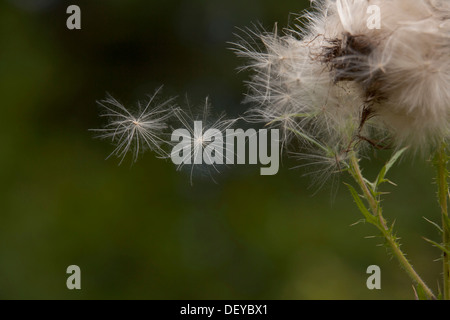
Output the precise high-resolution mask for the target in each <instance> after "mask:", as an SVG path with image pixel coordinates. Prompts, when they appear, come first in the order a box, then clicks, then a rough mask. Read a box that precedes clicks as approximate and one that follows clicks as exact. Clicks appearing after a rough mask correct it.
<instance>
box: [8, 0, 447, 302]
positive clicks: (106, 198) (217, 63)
mask: <svg viewBox="0 0 450 320" xmlns="http://www.w3.org/2000/svg"><path fill="white" fill-rule="evenodd" d="M70 4H78V5H79V6H80V7H81V11H82V30H78V31H69V30H68V29H67V28H66V19H67V17H68V15H67V14H66V8H67V6H68V5H70ZM307 5H309V1H299V0H285V1H273V0H246V1H234V0H230V1H222V0H164V1H162V0H161V1H153V0H151V1H148V0H127V1H125V0H121V1H118V0H95V1H92V0H91V1H77V2H75V1H70V2H66V1H56V0H8V1H2V2H0V24H1V28H0V32H1V34H0V103H1V110H2V112H3V113H2V116H1V118H0V119H1V120H0V121H1V123H2V124H1V127H0V128H1V133H0V134H1V141H2V146H1V149H0V155H1V156H0V176H1V181H2V184H1V192H0V298H2V299H412V298H414V295H413V291H412V288H411V282H410V280H409V278H408V277H407V276H406V275H405V274H404V273H403V272H402V270H401V269H400V267H399V266H398V264H397V262H396V261H395V260H392V259H390V257H389V256H388V255H387V254H386V250H385V249H384V248H382V247H376V245H377V244H379V243H381V242H382V241H381V239H364V237H366V236H370V235H376V234H377V233H376V231H375V229H374V228H373V227H371V226H369V225H364V224H360V225H358V226H355V227H350V225H351V224H353V223H354V222H356V221H358V220H359V219H360V213H359V212H358V211H357V209H356V207H355V205H354V203H353V201H352V199H351V196H350V195H349V194H348V192H347V190H346V189H345V187H344V186H343V185H342V182H343V181H342V180H341V181H336V183H338V184H339V185H340V188H339V190H338V191H337V193H336V196H335V197H333V195H332V190H331V188H327V187H325V188H323V189H321V190H320V191H318V192H317V193H315V191H316V190H315V189H311V188H309V186H310V185H311V179H310V178H307V177H303V174H304V172H303V171H301V170H291V168H292V167H293V166H295V165H297V163H296V162H295V161H293V160H289V159H286V157H285V158H284V159H283V167H282V168H281V170H280V173H279V174H278V175H277V176H274V177H262V176H260V175H259V168H258V167H244V168H233V169H232V170H228V171H227V173H226V174H224V175H221V176H220V177H218V178H217V180H218V183H217V184H215V183H213V182H212V181H210V180H204V179H202V180H196V181H194V185H193V186H191V185H190V183H189V176H188V175H186V174H184V173H179V172H176V170H175V167H174V165H173V164H171V163H170V162H168V161H163V160H158V159H156V158H155V157H154V156H153V155H152V154H145V155H144V156H143V157H141V158H140V160H139V161H138V163H137V164H136V165H133V166H131V165H130V161H125V163H124V164H123V165H122V166H118V162H119V161H117V159H110V160H107V161H105V158H106V156H107V155H108V154H109V153H110V152H111V151H112V146H111V145H110V144H109V143H108V142H107V141H100V140H96V139H93V135H92V133H91V132H89V131H88V129H91V128H98V127H100V126H101V125H102V120H101V119H100V118H99V117H98V111H99V109H98V107H97V105H96V102H95V101H96V100H99V99H102V98H104V97H105V93H106V92H107V91H108V92H110V93H111V94H113V95H114V96H115V97H117V98H118V99H119V100H121V101H123V102H126V103H134V102H135V101H136V100H138V99H142V98H145V95H146V94H149V93H152V92H153V91H154V89H155V88H156V87H158V86H160V85H161V84H164V85H165V89H164V94H166V95H167V96H172V95H174V94H178V95H181V96H183V95H184V94H186V93H188V95H189V97H190V100H191V101H194V102H201V101H202V100H203V99H204V97H205V96H207V95H209V97H210V99H211V101H212V103H213V105H214V106H215V107H216V108H218V109H225V110H226V111H227V112H228V113H229V114H230V115H236V114H238V113H242V112H243V111H245V106H243V105H241V101H242V99H243V93H244V92H245V91H246V89H245V85H244V84H243V81H244V80H245V79H246V77H247V75H246V74H245V73H242V74H238V73H237V72H236V68H237V67H239V66H240V65H241V64H242V61H240V60H239V59H237V58H236V57H235V56H234V54H233V53H232V52H231V50H229V47H230V45H229V44H227V42H228V41H233V40H235V39H236V38H235V36H234V35H233V33H235V32H237V29H236V28H235V27H246V26H251V24H252V23H256V22H261V23H262V25H263V26H265V27H267V28H271V27H272V26H273V24H274V23H275V22H278V23H279V26H280V27H283V26H286V25H287V23H288V21H289V13H290V12H292V13H298V12H300V11H301V10H302V9H303V8H306V7H307ZM291 20H292V18H291ZM373 156H374V158H373V159H372V160H371V161H370V162H369V161H366V162H365V163H364V166H365V167H366V173H367V175H368V176H369V177H370V178H372V177H373V175H374V173H375V169H376V168H379V167H380V166H381V165H382V164H383V162H384V161H385V159H386V155H385V154H380V153H378V154H374V155H373ZM391 179H392V180H394V181H395V182H397V184H398V185H399V187H398V188H394V187H387V188H386V189H387V191H392V194H390V195H388V196H387V197H386V198H385V201H384V203H383V204H384V206H385V213H386V217H388V218H389V220H390V221H393V220H394V219H395V220H396V225H397V227H398V233H399V236H401V237H402V242H403V249H404V250H405V251H406V252H407V253H408V257H409V258H410V259H411V260H412V261H413V264H414V265H415V266H416V267H417V270H418V271H419V272H420V273H422V274H423V277H424V278H425V280H426V281H427V282H428V283H429V285H430V286H431V287H432V288H434V289H436V288H437V282H438V280H440V269H441V265H440V263H438V262H433V260H435V259H437V258H439V252H438V251H437V250H435V249H434V248H431V247H430V246H429V245H428V244H426V243H425V242H424V241H423V240H422V239H421V236H427V237H429V238H432V239H436V240H437V239H438V238H437V233H436V232H435V231H434V230H433V227H432V226H430V225H429V224H428V223H426V222H425V221H424V220H423V218H422V217H423V216H426V217H428V218H429V219H433V220H435V221H439V210H438V207H437V203H436V201H435V186H434V184H433V170H432V168H431V165H430V163H429V162H427V161H426V160H424V159H411V158H408V159H405V160H404V161H403V162H402V164H401V166H397V167H396V168H395V169H394V170H393V171H392V173H391ZM343 180H344V181H345V178H343ZM333 199H334V200H333ZM72 264H75V265H78V266H80V267H81V271H82V290H81V291H69V290H68V289H67V288H66V278H67V276H68V275H67V274H66V273H65V272H66V268H67V267H68V266H69V265H72ZM373 264H375V265H379V266H380V267H381V269H382V290H380V291H369V290H368V289H367V288H366V280H367V277H368V275H366V269H367V267H368V266H370V265H373Z"/></svg>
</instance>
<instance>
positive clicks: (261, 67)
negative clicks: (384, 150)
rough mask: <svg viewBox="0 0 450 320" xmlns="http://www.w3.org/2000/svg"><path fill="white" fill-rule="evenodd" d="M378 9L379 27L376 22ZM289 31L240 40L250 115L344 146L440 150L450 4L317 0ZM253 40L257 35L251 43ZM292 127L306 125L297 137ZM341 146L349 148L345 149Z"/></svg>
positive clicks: (445, 117) (449, 65)
mask: <svg viewBox="0 0 450 320" xmlns="http://www.w3.org/2000/svg"><path fill="white" fill-rule="evenodd" d="M371 6H377V7H378V8H379V9H380V10H379V12H380V18H381V20H380V28H379V29H376V28H369V26H368V19H369V18H370V10H369V8H371ZM312 7H313V8H312V10H309V11H307V12H305V13H304V14H303V15H302V16H301V17H300V18H299V19H298V23H297V24H296V25H294V26H291V27H289V28H287V29H285V30H283V32H282V33H281V34H280V33H279V32H278V30H277V28H275V30H274V31H273V32H266V31H260V30H254V31H249V32H247V34H246V35H245V36H242V37H241V38H240V39H238V41H237V44H236V45H235V51H236V52H237V55H238V56H240V57H243V58H245V59H247V61H248V62H247V63H246V65H245V66H244V68H247V69H250V70H251V71H252V77H251V79H250V81H249V82H248V87H249V92H248V98H247V99H246V100H247V101H248V102H250V103H252V107H251V109H250V112H249V113H250V115H249V118H250V119H251V120H258V121H261V122H264V123H269V124H271V125H275V124H278V125H279V126H280V127H281V128H282V129H283V131H284V132H286V134H285V135H284V138H285V145H287V146H288V145H289V141H290V139H292V137H293V136H296V137H298V138H300V139H301V140H302V141H304V142H306V144H307V145H308V144H310V143H309V141H308V140H309V139H305V136H308V137H309V138H310V139H312V140H310V141H320V143H321V144H323V145H325V146H332V147H333V148H332V149H337V150H341V152H345V151H346V150H348V149H349V146H350V145H352V146H353V147H352V151H358V150H359V148H361V147H362V145H363V143H360V142H369V143H370V144H371V145H372V146H377V147H380V146H381V145H386V143H387V141H388V140H389V144H390V145H392V146H394V147H403V146H405V145H410V146H412V147H413V149H416V150H426V149H431V148H432V147H434V146H435V145H436V143H437V142H441V141H442V140H445V139H448V135H449V129H450V122H449V120H450V22H449V21H450V20H449V19H450V1H447V0H415V1H410V0H336V1H333V0H316V1H312ZM246 38H251V40H248V39H246ZM289 132H301V134H300V135H298V134H297V135H292V134H289ZM341 152H340V154H341Z"/></svg>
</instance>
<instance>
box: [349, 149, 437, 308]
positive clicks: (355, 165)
mask: <svg viewBox="0 0 450 320" xmlns="http://www.w3.org/2000/svg"><path fill="white" fill-rule="evenodd" d="M350 173H351V175H352V177H353V178H354V179H355V181H356V182H357V183H358V185H359V187H360V188H361V190H362V192H363V194H364V197H365V199H366V200H367V202H368V204H369V207H370V210H371V212H372V214H373V216H374V217H376V218H377V220H378V223H377V224H375V225H376V226H377V228H378V229H379V230H380V231H381V233H382V234H383V237H384V238H385V239H386V241H387V244H388V245H389V247H390V248H391V250H392V253H393V255H394V256H395V257H396V258H397V260H398V261H399V263H400V265H401V266H402V267H403V268H404V270H405V271H406V273H407V274H408V275H409V277H410V278H411V279H412V280H413V282H414V283H416V284H417V285H419V286H420V287H421V288H422V289H423V291H424V293H425V295H426V296H427V298H428V299H430V300H431V299H433V300H434V299H436V297H435V295H434V294H433V292H432V291H431V290H430V288H429V287H428V286H427V285H426V284H425V282H424V281H423V280H422V278H421V277H420V276H419V275H418V273H417V272H416V271H415V270H414V268H413V266H412V265H411V264H410V263H409V261H408V259H406V256H405V254H404V253H403V252H402V250H401V249H400V245H399V243H398V241H397V238H396V237H395V235H394V234H393V232H392V229H389V228H388V227H387V225H386V220H385V219H384V218H383V215H382V210H381V206H380V205H379V200H378V199H376V198H375V196H374V195H373V194H372V192H371V191H370V189H369V187H368V185H367V182H366V180H365V179H364V177H363V175H362V173H361V168H360V166H359V159H358V158H357V156H356V154H355V153H352V154H351V157H350Z"/></svg>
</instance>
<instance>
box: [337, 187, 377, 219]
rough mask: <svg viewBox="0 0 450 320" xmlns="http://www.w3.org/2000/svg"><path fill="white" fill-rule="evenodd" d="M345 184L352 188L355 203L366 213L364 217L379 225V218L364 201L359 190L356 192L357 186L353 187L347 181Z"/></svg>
mask: <svg viewBox="0 0 450 320" xmlns="http://www.w3.org/2000/svg"><path fill="white" fill-rule="evenodd" d="M345 185H346V186H347V187H348V189H349V190H350V193H351V195H352V196H353V199H354V200H355V203H356V205H357V206H358V209H359V211H361V213H362V214H363V215H364V217H365V218H366V220H367V222H369V223H371V224H373V225H377V219H376V218H375V217H374V216H373V215H372V214H371V213H370V212H369V210H368V209H367V208H366V206H365V205H364V203H363V202H362V200H361V198H360V196H359V194H358V192H356V190H355V188H353V187H352V186H351V185H349V184H347V183H346V184H345Z"/></svg>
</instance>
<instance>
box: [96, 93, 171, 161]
mask: <svg viewBox="0 0 450 320" xmlns="http://www.w3.org/2000/svg"><path fill="white" fill-rule="evenodd" d="M160 91H161V88H159V89H158V90H156V92H155V93H154V94H153V95H152V96H149V98H148V101H147V102H145V104H142V103H140V102H138V103H137V108H136V109H135V110H131V109H128V108H126V107H125V106H124V105H123V104H121V103H120V102H119V101H117V100H116V99H115V98H113V97H112V96H111V95H109V94H108V95H107V97H106V99H104V100H101V101H98V104H99V105H100V106H101V108H102V109H103V114H102V115H101V116H102V117H106V118H107V119H108V122H107V124H106V125H105V126H104V127H103V128H102V129H94V130H91V131H94V132H97V133H99V134H98V137H99V138H102V139H110V140H111V141H112V143H113V144H114V145H115V146H116V148H115V149H114V151H113V152H112V153H111V154H110V155H109V156H108V158H109V157H111V156H113V155H115V156H117V157H118V158H120V163H122V162H123V160H124V159H125V156H126V155H127V154H128V153H132V156H133V161H137V158H138V156H139V154H140V153H141V152H143V151H144V150H147V149H150V150H151V151H153V152H155V153H156V154H157V155H159V156H161V157H164V156H166V155H167V154H166V152H165V151H164V149H163V148H162V146H163V145H164V144H165V143H166V140H167V138H166V137H165V135H166V133H165V132H164V131H165V129H167V128H168V125H167V120H168V119H169V118H170V117H171V116H172V112H173V109H174V107H175V106H174V104H173V100H174V99H169V100H166V101H163V102H161V103H157V102H156V100H157V96H158V94H159V92H160Z"/></svg>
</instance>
